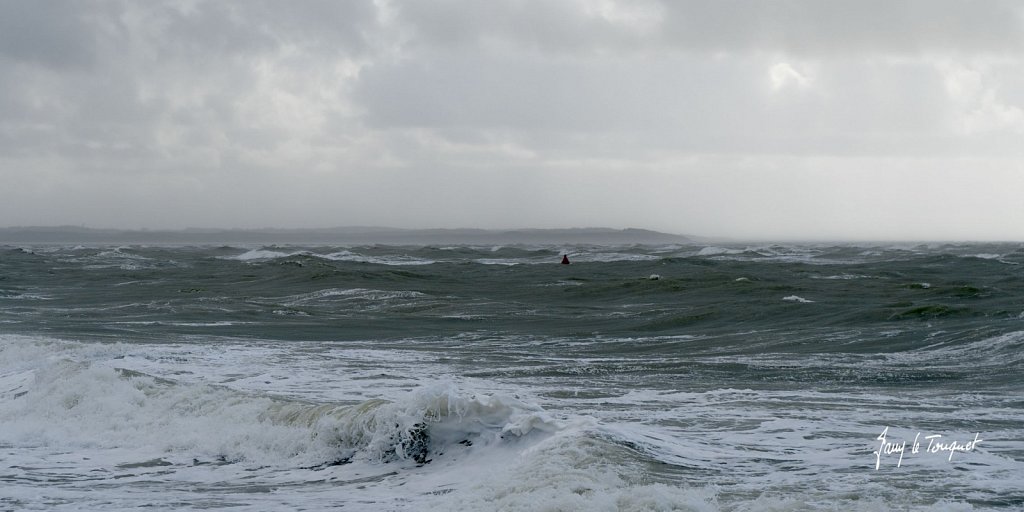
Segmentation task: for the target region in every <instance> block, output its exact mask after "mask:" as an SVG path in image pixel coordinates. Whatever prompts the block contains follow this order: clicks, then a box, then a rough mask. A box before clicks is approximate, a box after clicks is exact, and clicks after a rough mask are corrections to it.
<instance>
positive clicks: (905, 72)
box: [0, 0, 1024, 238]
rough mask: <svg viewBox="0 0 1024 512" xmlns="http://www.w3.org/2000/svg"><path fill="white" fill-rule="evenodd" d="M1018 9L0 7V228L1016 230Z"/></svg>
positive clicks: (600, 4) (531, 0)
mask: <svg viewBox="0 0 1024 512" xmlns="http://www.w3.org/2000/svg"><path fill="white" fill-rule="evenodd" d="M1022 13H1024V8H1022V7H1020V6H1019V4H1017V3H1015V2H999V1H994V2H986V3H983V4H979V3H974V2H958V1H945V0H941V1H940V0H937V1H928V2H922V1H906V2H880V1H879V2H875V1H868V2H842V3H837V2H812V1H800V2H796V1H782V2H755V1H734V0H725V1H721V2H689V1H684V2H659V1H654V0H649V1H639V2H617V1H612V0H566V1H557V2H549V1H540V0H527V1H508V2H505V1H498V2H466V1H458V0H445V1H439V2H414V1H384V0H378V1H359V2H355V1H354V2H333V1H317V2H313V1H306V2H298V3H290V4H283V3H279V2H271V1H249V2H241V1H239V2H220V1H217V2H214V1H202V0H196V1H180V2H179V1H165V2H122V1H113V0H112V1H104V2H57V1H51V0H42V1H39V2H13V1H10V2H7V1H4V2H0V87H2V89H3V90H4V94H3V95H0V180H2V182H3V183H4V184H5V185H6V186H4V187H0V224H6V225H11V224H40V223H67V222H71V223H82V222H84V223H87V224H90V225H98V226H126V227H141V226H143V225H146V226H151V227H182V226H185V225H207V226H213V225H217V226H243V227H244V226H267V225H277V226H318V225H334V224H391V225H405V226H416V227H430V226H482V227H518V226H524V225H538V226H565V225H598V224H605V225H611V226H616V227H626V226H629V225H633V226H641V227H651V228H656V229H663V230H668V231H676V232H697V233H702V234H724V235H730V234H733V235H737V236H757V235H763V236H780V237H781V236H787V237H792V236H829V235H831V236H857V237H871V236H886V237H911V238H922V237H926V238H927V237H931V238H936V237H967V238H970V237H971V236H972V233H977V236H984V237H989V238H992V237H996V238H998V237H1004V238H1012V237H1017V238H1020V237H1024V232H1022V231H1021V229H1022V228H1021V227H1020V226H1024V211H1022V210H1024V206H1022V205H1021V203H1020V201H1019V200H1015V199H1014V198H1013V197H1012V194H1010V192H1013V191H1019V190H1024V189H1022V188H1021V185H1022V184H1021V183H1020V181H1019V179H1016V178H1014V177H1015V176H1017V175H1019V174H1020V170H1021V164H1020V162H1021V161H1022V160H1021V158H1024V154H1022V151H1024V149H1022V148H1024V145H1021V144H1020V139H1021V137H1022V136H1024V93H1022V92H1021V91H1024V87H1022V86H1024V67H1022V62H1021V57H1020V56H1021V55H1024V53H1021V50H1022V44H1021V42H1022V37H1024V30H1022V20H1024V14H1022ZM946 202H953V203H955V204H957V205H958V208H956V209H950V208H945V207H943V206H942V205H943V204H945V203H946ZM811 212H813V213H811ZM936 219H938V220H940V222H936ZM882 226H885V227H884V228H883V227H882Z"/></svg>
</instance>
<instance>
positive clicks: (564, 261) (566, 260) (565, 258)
mask: <svg viewBox="0 0 1024 512" xmlns="http://www.w3.org/2000/svg"><path fill="white" fill-rule="evenodd" d="M568 264H569V255H568V254H563V255H562V265H568Z"/></svg>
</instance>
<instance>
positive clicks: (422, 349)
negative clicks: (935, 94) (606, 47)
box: [0, 244, 1024, 511]
mask: <svg viewBox="0 0 1024 512" xmlns="http://www.w3.org/2000/svg"><path fill="white" fill-rule="evenodd" d="M565 253H567V254H568V255H569V258H570V259H571V260H572V262H573V264H571V265H560V264H559V260H560V259H561V255H562V254H565ZM139 509H151V510H195V509H228V510H239V511H250V510H251V511H263V510H267V511H270V510H275V511H276V510H316V511H319V510H335V509H337V510H355V511H388V510H415V511H424V510H434V511H441V510H464V511H492V510H494V511H497V510H503V511H504V510H508V511H512V510H522V511H606V510H607V511H612V510H635V511H641V510H697V511H718V510H724V511H765V510H768V511H792V510H836V511H862V510H870V511H887V510H951V511H963V510H1022V509H1024V245H1021V244H988V245H942V244H933V245H913V244H907V245H894V244H888V245H886V244H881V245H873V244H863V245H827V244H822V245H770V244H768V245H754V246H742V245H740V246H723V247H713V246H706V245H693V246H680V245H672V246H623V247H596V246H566V247H555V246H496V247H490V246H486V247H478V246H451V247H448V246H427V247H393V246H363V247H301V246H262V247H261V246H248V247H231V246H225V247H170V246H121V247H118V246H85V247H83V246H70V245H69V246H57V245H37V246H20V247H19V246H11V245H8V246H0V510H12V511H13V510H17V511H21V510H104V511H111V510H139Z"/></svg>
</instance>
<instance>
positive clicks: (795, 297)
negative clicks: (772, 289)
mask: <svg viewBox="0 0 1024 512" xmlns="http://www.w3.org/2000/svg"><path fill="white" fill-rule="evenodd" d="M782 300H786V301H790V302H801V303H804V304H809V303H812V302H814V301H813V300H808V299H805V298H803V297H801V296H799V295H790V296H787V297H783V298H782Z"/></svg>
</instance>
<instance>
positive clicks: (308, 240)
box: [0, 226, 693, 245]
mask: <svg viewBox="0 0 1024 512" xmlns="http://www.w3.org/2000/svg"><path fill="white" fill-rule="evenodd" d="M692 242H693V239H692V238H689V237H686V236H682V235H674V234H670V233H661V232H658V231H651V230H646V229H635V228H627V229H611V228H569V229H510V230H487V229H401V228H387V227H363V226H353V227H335V228H313V229H276V228H262V229H201V228H190V229H182V230H146V229H143V230H120V229H96V228H86V227H79V226H54V227H39V226H30V227H9V228H0V243H7V244H11V243H15V244H17V243H42V244H56V243H80V244H176V245H180V244H196V245H210V244H340V245H371V244H385V245H435V244H452V245H488V244H541V245H562V244H564V245H579V244H584V245H585V244H591V245H630V244H685V243H692Z"/></svg>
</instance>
